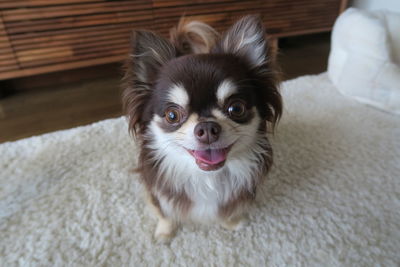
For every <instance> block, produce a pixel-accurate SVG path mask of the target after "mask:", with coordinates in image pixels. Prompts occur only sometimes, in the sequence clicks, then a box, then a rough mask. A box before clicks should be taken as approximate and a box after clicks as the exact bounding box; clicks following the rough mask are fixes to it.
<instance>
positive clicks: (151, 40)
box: [122, 31, 176, 134]
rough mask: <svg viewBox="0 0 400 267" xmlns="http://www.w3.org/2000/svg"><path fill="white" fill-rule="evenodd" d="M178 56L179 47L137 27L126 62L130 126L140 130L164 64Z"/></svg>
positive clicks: (125, 93) (124, 97)
mask: <svg viewBox="0 0 400 267" xmlns="http://www.w3.org/2000/svg"><path fill="white" fill-rule="evenodd" d="M174 57H176V49H175V48H174V46H173V45H172V44H171V43H169V42H168V41H167V40H165V39H164V38H162V37H160V36H157V35H156V34H154V33H152V32H147V31H134V32H133V35H132V39H131V54H130V56H129V58H128V59H127V61H126V62H125V76H124V78H123V90H124V91H123V94H122V102H123V107H124V110H125V112H126V114H127V116H128V119H129V130H130V131H131V132H132V133H134V134H136V133H137V132H138V130H140V128H142V127H143V125H142V123H141V122H142V113H143V110H144V107H145V106H146V103H147V101H148V99H149V96H150V94H151V90H152V87H153V84H154V82H155V80H156V79H157V74H158V72H159V70H160V68H161V67H162V66H163V65H164V64H165V63H166V62H168V61H169V60H171V59H172V58H174Z"/></svg>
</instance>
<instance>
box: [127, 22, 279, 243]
mask: <svg viewBox="0 0 400 267" xmlns="http://www.w3.org/2000/svg"><path fill="white" fill-rule="evenodd" d="M273 58H274V55H272V52H271V48H270V45H269V42H268V39H267V38H266V35H265V29H264V27H263V24H262V21H261V20H260V18H259V17H258V16H255V15H249V16H246V17H243V18H242V19H240V20H238V21H237V22H236V23H234V24H233V26H232V27H230V28H229V29H228V30H227V31H226V32H225V33H223V34H222V35H220V34H219V33H217V32H216V31H215V30H214V29H213V28H212V27H210V26H209V25H207V24H205V23H202V22H198V21H188V20H186V19H183V20H181V21H180V23H179V24H178V26H177V27H175V28H173V29H172V30H171V32H170V40H167V39H164V38H162V37H160V36H158V35H156V34H154V33H152V32H149V31H134V32H133V35H132V40H131V54H130V55H129V58H128V60H127V62H126V70H125V76H124V82H123V95H122V98H123V105H124V109H125V112H126V114H127V119H128V123H129V129H130V131H131V133H132V134H133V135H134V136H135V137H136V139H137V140H138V142H139V146H140V154H139V163H138V168H137V171H138V172H139V174H140V180H141V182H142V183H143V184H144V188H145V189H146V193H147V195H148V202H149V204H150V206H151V207H152V208H153V210H154V211H155V213H156V214H157V216H158V224H157V227H156V230H155V234H154V235H155V238H156V240H158V241H169V240H170V239H171V238H172V237H173V236H174V234H175V232H176V229H177V227H178V226H179V225H180V224H181V223H185V222H195V223H207V224H219V225H221V226H223V227H225V228H227V229H231V230H236V229H238V228H240V227H241V226H242V225H243V218H244V216H245V214H246V210H247V209H248V208H249V205H250V204H251V203H252V202H254V199H255V196H256V189H257V186H258V185H259V184H260V183H261V182H262V181H263V179H264V177H265V175H266V173H267V172H268V170H269V169H270V167H271V165H272V148H271V145H270V142H269V141H268V137H267V133H269V132H272V131H273V128H274V126H275V124H276V123H277V122H278V120H279V118H280V116H281V113H282V100H281V95H280V93H279V82H278V79H277V71H276V68H275V65H274V62H273Z"/></svg>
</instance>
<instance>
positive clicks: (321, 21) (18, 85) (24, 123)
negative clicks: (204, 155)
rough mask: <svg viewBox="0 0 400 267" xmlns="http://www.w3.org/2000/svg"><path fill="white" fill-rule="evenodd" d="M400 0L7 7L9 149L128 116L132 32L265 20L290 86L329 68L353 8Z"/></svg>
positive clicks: (0, 9)
mask: <svg viewBox="0 0 400 267" xmlns="http://www.w3.org/2000/svg"><path fill="white" fill-rule="evenodd" d="M349 6H354V7H358V8H360V9H365V10H375V9H381V8H388V7H389V8H390V7H391V6H395V7H398V6H399V3H398V0H386V1H381V0H358V1H347V0H296V1H294V0H265V1H261V0H249V1H233V0H218V1H211V0H193V1H191V0H187V1H186V0H131V1H124V0H114V1H106V0H19V1H7V0H1V1H0V142H5V141H12V140H17V139H20V138H24V137H29V136H32V135H38V134H42V133H46V132H50V131H55V130H60V129H67V128H72V127H76V126H80V125H85V124H88V123H92V122H95V121H99V120H102V119H107V118H113V117H118V116H121V115H122V110H121V101H120V92H121V91H120V88H119V85H120V80H121V77H122V68H121V65H122V64H121V62H122V61H123V60H124V58H125V57H126V55H127V53H128V50H129V36H130V32H131V30H132V29H148V30H152V31H155V32H157V33H159V34H161V35H163V36H165V37H167V36H168V31H169V29H170V28H171V27H172V26H174V25H176V24H177V22H178V20H179V18H180V17H181V16H182V15H183V14H185V15H186V16H187V17H190V18H193V19H199V20H202V21H204V22H206V23H209V24H210V25H211V26H213V27H215V28H216V29H218V30H219V31H223V30H225V29H226V28H227V27H228V26H229V25H231V24H232V23H233V22H234V21H235V20H236V19H237V18H239V17H241V16H243V15H245V14H254V13H258V14H261V16H262V19H263V22H264V24H265V26H266V29H267V34H268V35H269V37H270V38H271V40H272V41H271V42H273V43H275V44H278V46H279V54H278V57H277V60H278V63H279V64H280V66H281V69H282V75H283V78H284V79H292V78H295V77H298V76H302V75H307V74H317V73H321V72H324V71H326V69H327V61H328V56H329V51H330V33H331V30H332V27H333V24H334V22H335V20H336V18H337V17H338V16H339V14H340V13H341V12H343V11H344V10H345V9H346V8H347V7H349Z"/></svg>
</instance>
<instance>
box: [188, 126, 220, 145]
mask: <svg viewBox="0 0 400 267" xmlns="http://www.w3.org/2000/svg"><path fill="white" fill-rule="evenodd" d="M220 133H221V126H220V125H219V124H218V123H216V122H213V121H204V122H200V123H199V124H197V125H196V127H194V135H195V136H196V138H197V140H199V142H201V143H203V144H211V143H213V142H215V141H217V140H218V138H219V134H220Z"/></svg>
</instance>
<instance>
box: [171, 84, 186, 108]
mask: <svg viewBox="0 0 400 267" xmlns="http://www.w3.org/2000/svg"><path fill="white" fill-rule="evenodd" d="M168 100H169V101H170V102H172V103H175V104H178V105H180V106H181V107H186V106H187V105H188V104H189V95H188V93H187V92H186V90H185V88H184V87H183V86H182V85H180V84H175V85H174V86H173V87H172V88H171V89H170V92H169V95H168Z"/></svg>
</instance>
